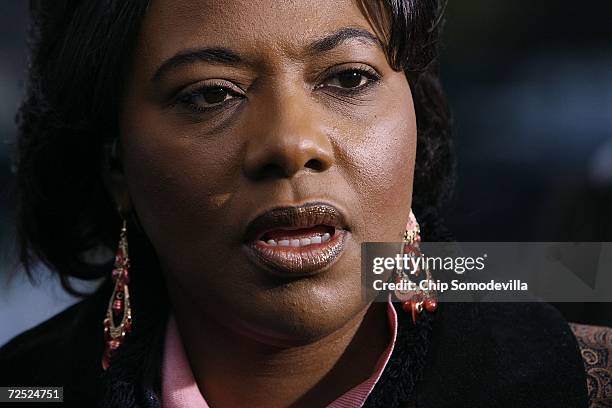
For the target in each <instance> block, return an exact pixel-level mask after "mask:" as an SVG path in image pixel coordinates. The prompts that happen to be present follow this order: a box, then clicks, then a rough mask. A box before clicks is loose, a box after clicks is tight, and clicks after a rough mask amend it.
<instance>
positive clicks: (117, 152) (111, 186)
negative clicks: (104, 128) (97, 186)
mask: <svg viewBox="0 0 612 408" xmlns="http://www.w3.org/2000/svg"><path fill="white" fill-rule="evenodd" d="M103 152H104V153H103V158H102V162H103V163H102V180H103V182H104V185H105V186H106V190H107V191H108V192H109V194H110V195H111V197H112V199H113V202H114V204H115V208H116V209H117V212H118V213H119V214H120V215H121V216H122V217H124V218H126V217H127V215H128V214H129V213H130V212H131V211H132V199H131V198H130V194H129V192H128V187H127V182H126V180H125V173H124V171H123V161H122V154H121V143H119V139H118V138H115V139H114V140H113V141H112V142H110V143H107V144H105V146H104V149H103Z"/></svg>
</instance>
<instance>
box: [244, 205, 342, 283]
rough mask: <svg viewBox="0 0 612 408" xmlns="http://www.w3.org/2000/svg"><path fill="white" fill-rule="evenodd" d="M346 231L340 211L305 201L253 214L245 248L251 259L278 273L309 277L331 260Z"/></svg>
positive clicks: (339, 251)
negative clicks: (254, 215)
mask: <svg viewBox="0 0 612 408" xmlns="http://www.w3.org/2000/svg"><path fill="white" fill-rule="evenodd" d="M349 234H350V232H349V229H348V226H347V223H346V219H345V217H344V215H343V214H342V212H341V211H340V210H338V209H337V208H336V207H334V206H332V205H329V204H325V203H308V204H305V205H302V206H298V207H277V208H273V209H271V210H269V211H266V212H265V213H263V214H261V215H260V216H258V217H256V218H255V219H254V220H253V221H251V222H250V223H249V225H248V226H247V232H246V247H247V253H248V255H249V258H250V259H251V260H252V261H253V262H255V263H256V264H257V265H258V266H260V267H263V268H264V269H266V270H268V271H270V272H272V273H273V274H275V275H277V276H282V277H299V276H308V275H313V274H315V273H318V272H320V271H323V270H325V269H326V268H327V267H329V266H330V265H331V264H333V263H334V261H335V260H336V259H337V258H338V257H339V256H340V254H341V253H342V251H343V250H344V246H345V242H346V239H347V237H348V235H349Z"/></svg>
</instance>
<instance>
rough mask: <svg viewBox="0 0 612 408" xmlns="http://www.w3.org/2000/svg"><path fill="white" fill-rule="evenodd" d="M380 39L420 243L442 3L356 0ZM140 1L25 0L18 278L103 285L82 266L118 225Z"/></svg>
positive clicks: (431, 202)
mask: <svg viewBox="0 0 612 408" xmlns="http://www.w3.org/2000/svg"><path fill="white" fill-rule="evenodd" d="M361 4H362V9H363V10H364V12H365V13H366V14H367V15H368V16H369V17H370V18H371V19H372V21H373V22H374V24H375V25H376V26H377V27H378V28H379V29H381V30H383V31H384V30H387V31H386V32H387V34H386V35H387V37H388V38H387V39H388V47H387V48H388V59H389V61H390V63H391V65H392V67H394V68H396V69H398V70H399V69H403V70H404V71H405V72H406V75H407V78H408V80H409V82H410V85H411V90H412V93H413V99H414V104H415V110H416V116H417V128H418V149H417V159H416V171H415V182H414V194H413V209H414V211H415V214H416V215H417V217H418V218H419V220H420V221H421V223H422V227H423V228H422V229H423V231H424V234H425V236H424V238H425V239H427V237H428V235H427V234H428V233H431V232H432V231H433V229H434V228H433V226H432V227H430V228H428V223H429V225H431V222H430V221H428V220H431V219H434V218H435V217H433V214H435V211H436V209H437V208H438V207H439V205H440V203H441V202H442V200H443V199H444V198H445V197H446V196H448V193H449V191H450V188H451V185H452V180H453V173H454V158H453V149H452V139H451V117H450V114H449V111H448V108H447V105H446V99H445V96H444V94H443V92H442V89H441V85H440V80H439V73H438V49H439V46H438V42H439V36H440V29H441V20H442V15H443V9H444V4H443V0H403V1H402V0H381V1H367V0H365V1H363V2H362V3H361ZM147 6H148V0H54V1H45V0H31V2H30V8H31V30H30V63H29V71H28V74H29V75H28V80H27V84H26V86H27V88H26V94H25V99H24V101H23V103H22V105H21V109H20V111H19V113H18V116H17V123H18V138H17V150H16V153H17V154H16V165H17V177H16V193H17V210H18V212H17V232H18V244H19V247H20V261H21V262H22V263H23V264H24V266H25V268H26V270H27V271H30V270H31V266H32V264H33V263H34V261H37V260H40V261H42V262H43V263H45V264H46V265H47V266H49V267H50V268H51V269H52V270H53V271H55V272H56V273H57V274H58V275H59V277H60V279H61V282H62V285H63V286H64V288H65V289H66V290H67V291H69V292H71V293H74V294H76V293H77V292H76V291H75V289H74V288H73V287H72V286H71V284H70V282H69V280H68V278H69V277H76V278H81V279H94V278H99V277H102V276H108V275H109V274H110V269H108V268H102V267H100V266H94V265H92V264H91V263H88V262H87V261H85V260H84V259H83V257H82V254H83V253H84V251H87V250H90V249H92V248H96V247H98V246H100V245H103V246H106V247H108V248H113V247H114V246H116V240H117V237H118V231H119V230H120V222H121V220H120V217H119V214H118V213H117V211H116V209H115V206H114V205H113V201H112V199H111V197H110V194H109V193H108V191H107V188H106V186H105V184H104V182H103V177H102V174H103V171H104V168H105V159H104V158H105V154H104V152H105V149H106V148H107V147H108V146H109V144H110V143H111V142H112V140H113V139H114V138H116V137H117V136H118V135H119V125H118V117H119V112H120V110H121V101H122V95H123V92H124V87H125V83H126V80H127V78H128V73H129V72H130V64H131V59H132V54H133V51H134V48H135V45H136V40H137V36H138V33H139V30H140V24H141V22H142V20H143V18H144V15H145V13H146V10H147Z"/></svg>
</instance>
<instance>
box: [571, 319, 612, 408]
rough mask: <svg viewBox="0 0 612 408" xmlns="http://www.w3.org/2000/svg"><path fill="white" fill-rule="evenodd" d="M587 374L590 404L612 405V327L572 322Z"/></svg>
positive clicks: (596, 405) (594, 405) (595, 405)
mask: <svg viewBox="0 0 612 408" xmlns="http://www.w3.org/2000/svg"><path fill="white" fill-rule="evenodd" d="M569 326H570V328H571V329H572V332H573V333H574V335H575V336H576V340H577V341H578V346H579V348H580V354H581V356H582V360H583V362H584V369H585V372H586V376H587V386H588V392H589V401H590V405H591V406H593V407H599V406H608V405H607V404H610V405H612V328H610V327H603V326H589V325H583V324H575V323H570V325H569Z"/></svg>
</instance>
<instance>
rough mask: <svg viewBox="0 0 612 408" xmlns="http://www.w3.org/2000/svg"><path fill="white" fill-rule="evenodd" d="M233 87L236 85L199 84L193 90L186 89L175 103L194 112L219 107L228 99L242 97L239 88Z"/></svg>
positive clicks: (228, 100)
mask: <svg viewBox="0 0 612 408" xmlns="http://www.w3.org/2000/svg"><path fill="white" fill-rule="evenodd" d="M234 88H236V87H231V88H230V87H229V86H226V84H223V85H221V84H209V85H203V86H199V87H198V88H196V89H194V90H188V91H186V92H183V93H182V94H181V95H179V97H178V101H177V104H178V105H181V106H182V107H184V108H186V109H188V110H190V111H195V112H205V111H210V110H214V109H220V108H222V107H223V106H225V105H226V104H227V103H229V102H230V101H233V100H235V99H239V98H241V97H243V95H242V94H241V93H240V92H239V89H234Z"/></svg>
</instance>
